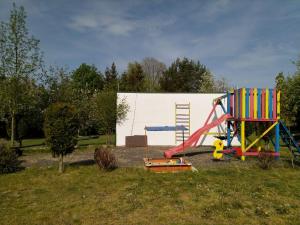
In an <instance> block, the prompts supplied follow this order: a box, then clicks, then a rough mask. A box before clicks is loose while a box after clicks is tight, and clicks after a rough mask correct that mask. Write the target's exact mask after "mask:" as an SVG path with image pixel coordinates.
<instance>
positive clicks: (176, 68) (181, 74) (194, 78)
mask: <svg viewBox="0 0 300 225" xmlns="http://www.w3.org/2000/svg"><path fill="white" fill-rule="evenodd" d="M210 79H212V74H211V73H210V71H209V70H208V69H207V68H206V67H205V66H204V65H202V64H200V62H199V61H198V62H194V61H193V60H189V59H187V58H183V59H182V60H181V59H179V58H178V59H176V61H175V62H173V63H172V64H171V66H170V67H169V68H168V69H167V70H166V71H165V72H164V73H163V76H162V77H161V79H160V86H161V89H162V90H163V91H166V92H200V91H202V92H207V91H206V89H207V88H206V86H205V85H206V84H207V81H209V80H210Z"/></svg>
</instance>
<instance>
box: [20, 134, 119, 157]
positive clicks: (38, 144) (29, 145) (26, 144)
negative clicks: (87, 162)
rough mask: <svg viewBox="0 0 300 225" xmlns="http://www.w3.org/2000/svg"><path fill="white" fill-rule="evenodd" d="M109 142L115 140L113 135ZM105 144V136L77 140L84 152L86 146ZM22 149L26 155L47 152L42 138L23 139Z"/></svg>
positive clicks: (79, 147)
mask: <svg viewBox="0 0 300 225" xmlns="http://www.w3.org/2000/svg"><path fill="white" fill-rule="evenodd" d="M111 140H115V135H113V136H112V137H111ZM103 144H106V136H105V135H101V136H95V137H91V136H85V137H83V136H81V137H79V138H78V149H79V150H84V149H86V147H87V146H88V145H93V146H98V145H103ZM22 149H23V150H24V151H25V152H27V153H29V152H30V153H35V152H36V153H41V152H48V151H49V150H48V148H47V146H46V145H45V139H44V138H36V139H24V140H23V147H22Z"/></svg>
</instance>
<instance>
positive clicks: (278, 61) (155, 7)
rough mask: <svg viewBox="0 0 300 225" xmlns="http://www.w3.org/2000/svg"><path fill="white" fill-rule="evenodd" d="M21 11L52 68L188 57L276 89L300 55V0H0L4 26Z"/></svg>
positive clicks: (236, 81) (218, 72)
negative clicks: (18, 8)
mask: <svg viewBox="0 0 300 225" xmlns="http://www.w3.org/2000/svg"><path fill="white" fill-rule="evenodd" d="M13 2H15V3H16V4H17V5H18V6H20V5H23V6H24V7H25V10H26V12H27V16H28V18H27V26H28V28H29V32H30V34H32V35H34V36H35V37H36V38H37V39H39V40H40V41H41V43H40V48H41V50H42V51H43V52H44V60H45V63H46V64H47V65H56V66H64V67H67V68H68V69H69V70H73V69H75V68H77V67H78V66H79V65H80V64H81V63H88V64H94V65H95V66H97V67H98V68H99V69H100V70H101V71H102V72H103V71H104V69H105V68H106V67H107V66H110V65H111V63H112V62H115V63H116V65H117V69H118V71H119V72H120V73H121V72H122V71H124V70H125V69H126V67H127V64H128V62H133V61H138V62H140V61H142V59H144V58H145V57H154V58H156V59H158V60H160V61H162V62H164V63H165V64H166V65H167V66H169V65H170V64H171V63H172V62H173V61H174V60H175V59H176V58H178V57H180V58H182V57H188V58H190V59H193V60H197V61H198V60H199V61H200V63H202V64H204V65H205V66H207V68H208V69H210V71H211V72H212V73H213V74H214V76H215V77H216V78H218V79H219V78H221V77H224V78H225V79H226V80H227V81H228V82H229V83H230V84H231V85H234V86H236V87H272V86H274V80H275V76H276V75H277V74H278V73H279V72H284V73H285V74H286V75H289V74H290V75H291V74H293V73H294V72H295V70H296V68H295V66H294V64H293V61H295V60H297V59H299V55H300V29H299V24H300V0H284V1H283V0H251V1H248V0H186V1H182V0H178V1H176V0H144V1H142V0H127V1H126V0H107V1H105V0H103V1H102V0H85V1H81V0H51V1H49V0H15V1H11V0H0V21H8V18H9V14H10V9H11V8H12V3H13Z"/></svg>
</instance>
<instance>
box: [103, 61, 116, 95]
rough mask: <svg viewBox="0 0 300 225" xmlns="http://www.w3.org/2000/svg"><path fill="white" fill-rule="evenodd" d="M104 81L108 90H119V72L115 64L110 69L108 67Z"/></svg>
mask: <svg viewBox="0 0 300 225" xmlns="http://www.w3.org/2000/svg"><path fill="white" fill-rule="evenodd" d="M104 80H105V88H106V89H111V90H115V91H116V90H117V86H118V72H117V68H116V64H115V63H114V62H113V63H112V64H111V67H110V68H108V67H106V70H105V77H104Z"/></svg>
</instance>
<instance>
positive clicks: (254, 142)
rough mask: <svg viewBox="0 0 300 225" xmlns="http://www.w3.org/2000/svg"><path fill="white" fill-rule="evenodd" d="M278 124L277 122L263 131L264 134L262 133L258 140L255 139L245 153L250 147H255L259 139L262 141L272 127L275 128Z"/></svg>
mask: <svg viewBox="0 0 300 225" xmlns="http://www.w3.org/2000/svg"><path fill="white" fill-rule="evenodd" d="M277 124H278V122H276V123H273V124H272V125H271V126H270V127H269V128H268V129H267V130H265V132H263V133H262V134H261V135H260V136H259V137H258V138H256V139H255V140H254V141H253V142H252V143H251V144H250V145H249V146H248V147H247V148H246V149H245V151H248V150H249V149H250V148H251V147H253V145H255V144H256V143H257V142H258V141H259V140H260V139H262V138H263V137H264V136H265V135H266V134H267V133H269V132H270V130H272V129H273V127H275V126H276V125H277Z"/></svg>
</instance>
